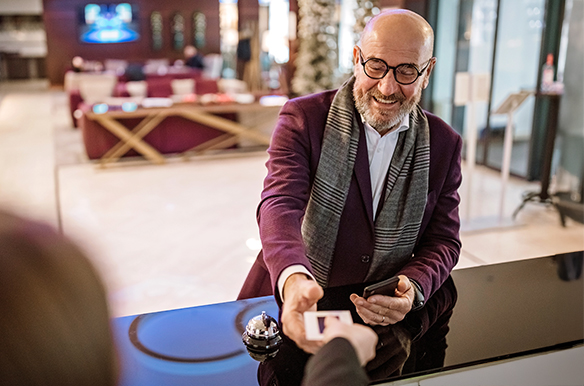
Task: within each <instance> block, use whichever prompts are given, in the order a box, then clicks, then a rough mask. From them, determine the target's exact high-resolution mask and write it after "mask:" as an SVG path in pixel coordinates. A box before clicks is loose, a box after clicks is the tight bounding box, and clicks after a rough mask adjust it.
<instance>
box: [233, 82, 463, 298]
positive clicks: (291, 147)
mask: <svg viewBox="0 0 584 386" xmlns="http://www.w3.org/2000/svg"><path fill="white" fill-rule="evenodd" d="M335 93H336V91H326V92H323V93H319V94H314V95H309V96H305V97H301V98H296V99H293V100H290V101H289V102H288V103H286V105H284V107H283V108H282V110H281V112H280V116H279V118H278V123H277V125H276V128H275V130H274V134H273V136H272V143H271V145H270V148H269V149H268V153H269V155H270V158H269V160H268V162H267V163H266V167H267V169H268V175H267V177H266V179H265V181H264V190H263V192H262V196H261V198H262V199H261V202H260V204H259V207H258V211H257V218H258V223H259V229H260V237H261V240H262V248H263V249H262V252H260V254H259V255H258V258H257V260H256V262H255V264H254V265H253V267H252V269H251V271H250V273H249V275H248V277H247V279H246V281H245V283H244V285H243V288H242V290H241V292H240V294H239V297H238V298H239V299H245V298H250V297H256V296H265V295H270V294H272V293H274V290H275V288H276V286H277V280H278V277H279V276H280V273H281V272H282V270H284V269H285V268H286V267H288V266H290V265H293V264H301V265H304V266H305V267H306V268H307V269H308V270H309V271H310V272H312V269H311V266H310V263H309V261H308V259H307V257H306V254H305V248H304V243H303V241H302V234H301V230H300V229H301V223H302V218H303V216H304V211H305V208H306V205H307V202H308V199H309V197H310V191H311V187H312V181H313V179H314V176H315V174H316V169H317V166H318V161H319V157H320V153H321V145H322V137H323V132H324V127H325V123H326V118H327V114H328V111H329V107H330V105H331V103H332V100H333V97H334V95H335ZM426 116H427V117H428V123H429V125H430V176H429V184H428V198H427V203H426V208H425V211H424V216H423V219H422V225H421V228H420V233H419V235H418V239H417V242H416V247H415V249H414V256H413V257H412V258H411V259H410V260H409V261H408V262H407V263H406V264H405V265H404V266H403V267H402V268H401V269H400V270H399V271H398V272H395V275H406V276H407V277H409V278H410V279H414V280H416V281H417V282H418V283H419V284H420V286H421V287H422V290H423V292H424V295H425V297H426V299H428V298H429V297H430V296H431V295H432V294H433V293H434V292H435V291H436V290H437V289H438V288H439V287H440V286H441V285H442V283H443V282H444V281H445V280H446V278H447V277H448V275H449V274H450V272H451V270H452V268H453V267H454V266H455V265H456V263H457V262H458V256H459V254H460V248H461V243H460V239H459V228H460V219H459V216H458V204H459V202H460V198H459V195H458V192H457V190H458V187H459V186H460V184H461V181H462V175H461V168H460V158H461V155H460V154H461V148H462V139H461V137H460V136H459V135H458V134H457V133H456V132H455V131H454V130H452V128H451V127H450V126H448V125H447V124H446V123H445V122H444V121H442V120H441V119H440V118H438V117H436V116H435V115H432V114H430V113H427V112H426ZM360 135H361V138H360V141H359V147H358V150H357V158H356V160H355V168H354V173H353V177H352V180H351V184H350V187H349V192H348V195H347V200H346V203H345V208H344V211H343V213H342V215H341V220H340V224H339V234H338V236H337V242H336V246H335V252H334V256H333V265H332V268H331V272H330V276H329V284H328V285H329V286H331V287H332V286H339V285H347V284H355V283H359V282H363V281H364V279H365V277H366V275H367V271H368V269H369V265H370V264H371V256H373V248H374V225H373V209H372V208H373V198H372V193H371V182H370V181H371V179H370V175H369V160H368V157H367V144H366V140H365V134H364V132H363V130H361V133H360ZM276 293H277V292H276ZM276 299H277V300H278V301H279V296H276Z"/></svg>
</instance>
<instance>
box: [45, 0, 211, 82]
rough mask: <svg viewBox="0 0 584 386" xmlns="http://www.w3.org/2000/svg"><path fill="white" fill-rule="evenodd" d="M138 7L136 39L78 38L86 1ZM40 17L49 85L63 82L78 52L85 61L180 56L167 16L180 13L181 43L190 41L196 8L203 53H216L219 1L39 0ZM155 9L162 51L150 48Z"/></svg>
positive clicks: (176, 57) (133, 59)
mask: <svg viewBox="0 0 584 386" xmlns="http://www.w3.org/2000/svg"><path fill="white" fill-rule="evenodd" d="M122 2H128V3H130V4H132V5H135V6H138V11H139V18H140V21H139V23H140V27H139V28H140V36H141V37H140V40H139V41H137V42H129V43H114V44H88V43H81V42H80V41H79V29H78V28H79V26H78V12H79V10H80V9H81V8H82V7H83V6H84V5H85V4H88V3H96V4H103V3H122ZM43 8H44V13H43V18H44V24H45V30H46V33H47V49H48V53H47V76H48V78H49V80H50V82H51V84H53V85H59V84H62V83H63V76H64V74H65V71H66V70H67V69H68V68H69V67H70V63H71V58H73V57H74V56H76V55H79V56H81V57H83V58H85V59H88V60H99V61H103V60H104V59H124V60H128V61H136V62H143V61H145V60H146V59H158V58H168V59H169V60H171V61H174V60H176V59H179V58H182V57H183V55H182V51H175V50H174V49H173V47H172V40H171V31H170V29H171V18H172V15H174V14H175V13H176V12H181V13H182V15H183V17H184V18H185V42H186V43H187V44H188V43H190V42H191V41H192V14H193V12H195V11H199V12H202V13H204V14H205V16H206V19H207V34H206V35H207V39H206V46H205V47H204V48H203V49H201V52H202V53H204V54H207V53H218V52H220V39H219V1H218V0H197V1H194V0H95V1H92V0H43ZM153 11H159V12H160V13H161V14H162V18H163V21H164V26H163V39H164V45H163V48H162V50H160V51H153V50H152V39H151V32H150V14H151V13H152V12H153Z"/></svg>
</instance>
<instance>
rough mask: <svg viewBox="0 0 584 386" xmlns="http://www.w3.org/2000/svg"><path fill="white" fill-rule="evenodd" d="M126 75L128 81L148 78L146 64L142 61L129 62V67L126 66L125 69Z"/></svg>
mask: <svg viewBox="0 0 584 386" xmlns="http://www.w3.org/2000/svg"><path fill="white" fill-rule="evenodd" d="M124 77H125V78H126V81H128V82H136V81H140V80H146V75H145V74H144V66H143V65H142V64H141V63H130V64H128V67H126V70H125V71H124Z"/></svg>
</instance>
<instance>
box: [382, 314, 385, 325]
mask: <svg viewBox="0 0 584 386" xmlns="http://www.w3.org/2000/svg"><path fill="white" fill-rule="evenodd" d="M383 322H385V315H383V318H382V319H381V323H383Z"/></svg>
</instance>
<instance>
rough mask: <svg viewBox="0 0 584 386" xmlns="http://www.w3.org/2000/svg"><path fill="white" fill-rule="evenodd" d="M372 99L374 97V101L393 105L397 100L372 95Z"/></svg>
mask: <svg viewBox="0 0 584 386" xmlns="http://www.w3.org/2000/svg"><path fill="white" fill-rule="evenodd" d="M373 99H375V101H376V102H379V103H382V104H385V105H393V104H395V103H397V102H398V100H397V99H380V98H376V97H373Z"/></svg>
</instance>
